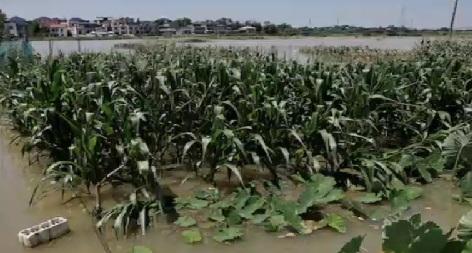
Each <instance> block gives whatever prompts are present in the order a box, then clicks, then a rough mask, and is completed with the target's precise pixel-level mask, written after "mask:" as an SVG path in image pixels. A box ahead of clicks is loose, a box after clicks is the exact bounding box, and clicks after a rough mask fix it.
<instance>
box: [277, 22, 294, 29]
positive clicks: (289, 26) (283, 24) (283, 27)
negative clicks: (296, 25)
mask: <svg viewBox="0 0 472 253" xmlns="http://www.w3.org/2000/svg"><path fill="white" fill-rule="evenodd" d="M277 28H279V30H282V31H283V30H289V29H292V26H291V25H289V24H287V23H282V24H280V25H278V26H277Z"/></svg>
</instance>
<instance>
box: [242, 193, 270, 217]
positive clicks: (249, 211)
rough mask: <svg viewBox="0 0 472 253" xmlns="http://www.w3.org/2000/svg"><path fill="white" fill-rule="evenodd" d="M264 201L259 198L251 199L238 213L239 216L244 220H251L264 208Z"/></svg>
mask: <svg viewBox="0 0 472 253" xmlns="http://www.w3.org/2000/svg"><path fill="white" fill-rule="evenodd" d="M264 203H265V200H264V199H263V198H260V197H251V198H250V199H249V200H248V202H247V206H246V207H245V208H244V209H242V210H241V211H240V212H239V215H240V216H241V217H243V218H245V219H248V220H249V219H251V218H252V215H253V214H254V213H255V212H256V211H257V210H259V209H261V208H262V207H263V206H264Z"/></svg>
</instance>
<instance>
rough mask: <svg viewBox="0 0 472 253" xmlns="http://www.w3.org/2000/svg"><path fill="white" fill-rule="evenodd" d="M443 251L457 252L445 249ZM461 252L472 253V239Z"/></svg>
mask: <svg viewBox="0 0 472 253" xmlns="http://www.w3.org/2000/svg"><path fill="white" fill-rule="evenodd" d="M443 253H455V252H449V251H448V252H446V251H444V252H443ZM461 253H472V240H469V241H468V242H467V244H466V245H465V247H464V249H463V250H462V252H461Z"/></svg>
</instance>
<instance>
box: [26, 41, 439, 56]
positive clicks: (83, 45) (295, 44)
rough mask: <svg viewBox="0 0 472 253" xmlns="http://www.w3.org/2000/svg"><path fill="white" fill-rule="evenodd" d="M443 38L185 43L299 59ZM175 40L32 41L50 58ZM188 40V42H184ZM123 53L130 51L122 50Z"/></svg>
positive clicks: (401, 47)
mask: <svg viewBox="0 0 472 253" xmlns="http://www.w3.org/2000/svg"><path fill="white" fill-rule="evenodd" d="M430 39H431V40H435V39H443V38H442V37H339V36H338V37H305V38H266V39H247V40H246V39H236V40H232V39H218V40H208V41H205V42H203V43H181V44H185V45H194V46H217V47H238V48H245V47H249V48H256V49H260V50H264V51H267V50H276V51H277V52H278V53H279V54H281V55H283V56H286V57H287V58H296V57H297V56H298V55H299V54H298V52H299V49H300V48H302V47H315V46H359V47H370V48H377V49H397V50H410V49H413V48H415V47H416V46H417V45H418V44H419V43H420V42H421V41H422V40H430ZM166 41H167V42H168V41H174V42H179V38H175V39H162V38H159V39H156V38H144V39H120V40H82V41H75V40H64V41H60V40H54V41H51V42H49V41H32V42H31V45H32V47H33V50H34V51H35V52H36V53H38V54H40V55H42V56H48V55H49V53H50V52H51V50H52V54H54V55H57V54H59V53H63V54H66V55H67V54H70V53H75V52H79V51H80V52H105V53H106V52H111V51H114V50H116V49H115V45H117V44H123V43H124V44H134V43H138V44H144V45H146V44H154V43H161V42H166ZM184 41H185V40H184ZM121 51H123V52H126V51H130V50H121Z"/></svg>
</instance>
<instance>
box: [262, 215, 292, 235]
mask: <svg viewBox="0 0 472 253" xmlns="http://www.w3.org/2000/svg"><path fill="white" fill-rule="evenodd" d="M285 226H287V222H286V221H285V218H284V216H283V215H274V216H271V217H270V218H269V220H268V222H267V223H266V224H265V229H266V231H269V232H277V231H280V230H281V229H282V228H284V227H285Z"/></svg>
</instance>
